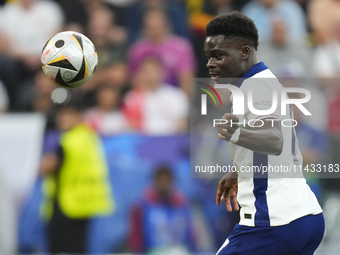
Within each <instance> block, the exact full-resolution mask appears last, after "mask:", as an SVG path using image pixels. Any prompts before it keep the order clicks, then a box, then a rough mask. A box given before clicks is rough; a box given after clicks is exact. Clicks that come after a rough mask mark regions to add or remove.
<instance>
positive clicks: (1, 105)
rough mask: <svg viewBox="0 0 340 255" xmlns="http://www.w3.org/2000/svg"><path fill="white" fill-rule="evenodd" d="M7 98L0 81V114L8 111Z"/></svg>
mask: <svg viewBox="0 0 340 255" xmlns="http://www.w3.org/2000/svg"><path fill="white" fill-rule="evenodd" d="M8 104H9V100H8V96H7V91H6V88H5V86H4V85H3V83H2V82H1V80H0V113H3V112H6V111H7V109H8Z"/></svg>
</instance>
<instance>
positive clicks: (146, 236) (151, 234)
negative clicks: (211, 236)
mask: <svg viewBox="0 0 340 255" xmlns="http://www.w3.org/2000/svg"><path fill="white" fill-rule="evenodd" d="M174 179H175V178H174V175H173V173H172V170H171V169H170V168H169V167H168V166H159V167H158V168H157V169H156V171H155V172H154V175H153V184H152V185H150V187H148V188H147V189H145V191H144V192H143V198H142V199H141V202H140V203H138V204H137V205H135V206H134V207H133V208H132V209H131V215H130V220H129V222H130V229H129V246H130V249H131V251H132V252H135V253H145V252H147V253H148V254H162V255H164V254H168V255H170V254H178V255H182V254H190V253H189V251H192V250H193V247H194V245H193V243H194V242H193V241H194V238H193V235H192V229H191V227H192V225H191V223H192V222H191V219H192V218H191V215H190V208H189V204H188V202H187V199H186V197H185V195H184V194H183V193H182V192H181V191H179V190H177V189H176V188H175V187H174Z"/></svg>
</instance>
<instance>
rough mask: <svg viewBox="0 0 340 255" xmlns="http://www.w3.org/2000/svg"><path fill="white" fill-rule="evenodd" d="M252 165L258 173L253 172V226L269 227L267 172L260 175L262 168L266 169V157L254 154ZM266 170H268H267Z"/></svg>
mask: <svg viewBox="0 0 340 255" xmlns="http://www.w3.org/2000/svg"><path fill="white" fill-rule="evenodd" d="M253 165H254V166H258V168H257V169H259V170H260V171H259V172H254V176H253V177H254V179H253V181H254V190H253V193H254V196H255V208H256V213H255V226H260V227H265V226H270V220H269V214H268V204H267V196H266V191H267V188H268V172H265V173H263V174H262V166H267V167H268V155H266V154H261V153H257V152H254V158H253ZM267 169H268V168H267Z"/></svg>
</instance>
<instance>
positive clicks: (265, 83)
mask: <svg viewBox="0 0 340 255" xmlns="http://www.w3.org/2000/svg"><path fill="white" fill-rule="evenodd" d="M281 86H282V85H281V83H280V82H279V80H278V79H277V77H276V76H275V75H274V74H273V73H272V72H271V71H270V69H266V70H263V71H261V72H259V73H257V74H255V75H253V76H252V77H250V78H247V79H245V80H244V81H243V82H242V85H241V86H240V88H241V89H242V90H248V89H250V88H251V89H254V88H256V90H257V91H258V92H261V88H262V89H270V88H273V87H281Z"/></svg>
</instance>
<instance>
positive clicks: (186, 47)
mask: <svg viewBox="0 0 340 255" xmlns="http://www.w3.org/2000/svg"><path fill="white" fill-rule="evenodd" d="M182 25H183V24H182ZM144 33H145V37H144V39H141V40H140V41H138V42H136V43H135V44H134V45H133V46H132V48H131V49H130V52H129V63H128V64H129V70H130V72H131V73H132V74H135V73H136V72H137V71H138V70H139V68H140V66H141V65H142V63H143V62H144V60H145V59H147V58H149V57H153V56H156V57H157V58H158V59H160V61H161V62H162V65H163V75H164V76H163V77H164V81H165V82H166V83H168V84H170V85H173V86H178V87H181V88H182V89H184V91H185V92H187V93H188V94H189V90H190V78H192V77H193V76H194V71H195V65H196V63H195V59H194V53H193V49H192V47H191V45H190V43H189V41H187V40H186V39H184V38H180V37H177V36H175V35H172V34H171V33H170V28H169V23H168V21H167V18H166V14H165V13H164V11H162V10H161V9H151V10H149V11H148V12H147V13H146V14H145V19H144Z"/></svg>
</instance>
